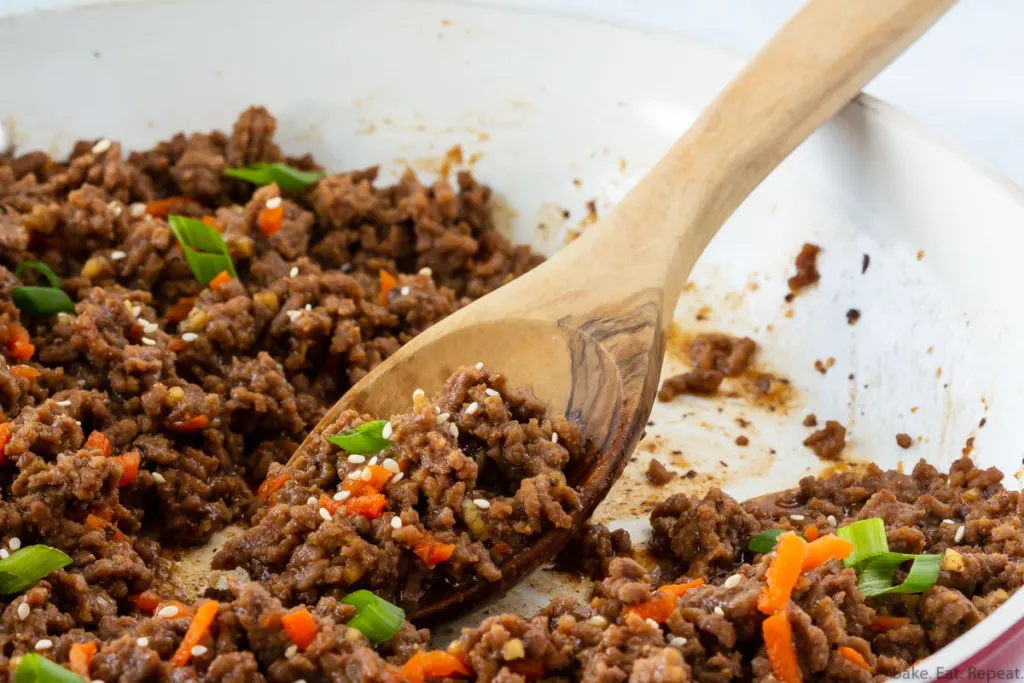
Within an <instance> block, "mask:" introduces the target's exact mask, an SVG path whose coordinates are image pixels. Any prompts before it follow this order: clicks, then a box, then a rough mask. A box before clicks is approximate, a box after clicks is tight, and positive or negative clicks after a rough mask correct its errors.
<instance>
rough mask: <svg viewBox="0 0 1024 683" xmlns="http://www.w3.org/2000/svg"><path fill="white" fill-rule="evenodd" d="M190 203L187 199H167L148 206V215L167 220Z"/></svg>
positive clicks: (150, 203) (158, 200) (149, 203)
mask: <svg viewBox="0 0 1024 683" xmlns="http://www.w3.org/2000/svg"><path fill="white" fill-rule="evenodd" d="M186 202H188V200H187V199H186V198H185V197H167V198H166V199H157V200H155V201H152V202H148V203H147V204H146V213H148V214H149V215H150V216H154V217H156V218H167V217H168V216H169V215H171V214H172V213H174V212H175V211H177V210H178V209H180V208H181V206H182V205H183V204H185V203H186Z"/></svg>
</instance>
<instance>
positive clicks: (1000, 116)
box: [0, 0, 1024, 185]
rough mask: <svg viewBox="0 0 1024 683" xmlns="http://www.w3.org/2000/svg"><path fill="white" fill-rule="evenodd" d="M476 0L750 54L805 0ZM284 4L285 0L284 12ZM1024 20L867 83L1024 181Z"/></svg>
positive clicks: (922, 51)
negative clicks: (674, 34)
mask: <svg viewBox="0 0 1024 683" xmlns="http://www.w3.org/2000/svg"><path fill="white" fill-rule="evenodd" d="M88 1H89V0H0V9H2V10H15V11H31V10H32V9H35V8H43V7H54V6H59V5H73V4H84V3H85V2H88ZM93 1H94V0H93ZM178 1H181V0H178ZM192 1H193V2H195V3H196V4H200V5H201V2H202V0H192ZM367 1H368V2H369V1H372V0H367ZM478 1H480V2H486V3H490V4H501V5H516V6H521V7H528V8H533V9H542V10H547V11H553V12H559V13H573V14H580V15H585V16H588V17H592V18H596V19H599V20H602V21H609V22H616V23H621V22H626V23H634V24H644V25H648V26H658V27H661V28H664V29H668V30H673V31H679V32H682V33H686V34H689V35H691V36H695V37H697V38H700V39H703V40H707V41H711V42H715V43H718V44H721V45H726V46H729V47H732V48H734V49H736V50H737V51H739V52H741V53H744V54H751V53H753V52H754V51H755V50H756V49H757V47H758V45H759V44H761V43H762V42H763V41H764V40H765V39H766V38H767V37H768V36H769V35H771V33H772V31H773V30H774V29H775V28H776V27H777V26H778V25H779V24H781V23H782V22H783V21H785V19H786V17H787V16H788V15H789V14H791V13H792V12H793V11H795V9H796V8H797V7H799V6H800V4H801V0H478ZM850 1H851V2H856V1H857V0H850ZM285 8H286V3H284V2H282V4H281V11H287V10H286V9H285ZM1022 29H1024V0H961V1H960V3H959V5H957V6H956V7H954V8H953V10H952V11H951V12H950V13H949V14H948V15H947V16H946V17H945V18H944V19H943V20H942V21H941V22H940V23H939V24H938V25H937V26H936V27H935V28H934V29H932V31H931V32H930V33H929V34H928V35H926V36H925V37H924V38H922V39H921V41H920V42H919V43H918V44H916V45H915V46H913V47H912V48H911V49H910V51H909V52H908V53H907V54H905V55H904V56H903V57H901V58H900V59H899V60H898V61H897V62H896V63H895V64H894V65H893V66H892V67H890V68H889V69H888V70H887V71H885V72H884V73H883V74H882V75H881V76H879V77H878V79H877V80H876V81H875V82H874V83H872V84H871V85H870V86H869V87H868V88H867V90H868V92H870V93H871V94H873V95H876V96H878V97H881V98H882V99H885V100H888V101H889V102H890V103H892V104H894V105H896V106H898V107H900V108H902V109H904V110H905V111H907V112H909V113H910V114H912V115H913V116H915V117H916V118H918V119H920V120H921V121H923V122H925V123H927V124H928V125H929V126H930V127H931V128H933V129H935V130H936V131H938V132H939V133H941V134H942V135H944V136H945V137H947V138H949V139H951V140H953V141H955V142H956V143H957V144H958V145H959V146H960V147H961V148H964V149H966V150H968V151H970V152H972V153H974V154H975V155H976V156H978V157H981V158H982V159H983V160H984V161H986V162H988V164H990V165H992V166H996V167H997V168H1000V169H1002V170H1003V171H1004V172H1005V173H1007V174H1008V175H1010V177H1012V178H1013V179H1014V180H1015V181H1016V182H1017V183H1019V184H1021V185H1024V30H1022ZM0 53H2V46H0ZM15 65H16V55H5V59H4V64H3V66H2V67H0V70H2V69H9V68H16V66H15ZM13 95H14V94H13V93H9V92H8V93H5V96H8V97H10V96H13Z"/></svg>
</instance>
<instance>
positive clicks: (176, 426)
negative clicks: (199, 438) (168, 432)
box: [167, 415, 210, 432]
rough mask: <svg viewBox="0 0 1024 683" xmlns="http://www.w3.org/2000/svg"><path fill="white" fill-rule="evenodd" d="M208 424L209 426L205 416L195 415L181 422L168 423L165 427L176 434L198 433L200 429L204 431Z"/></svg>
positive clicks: (208, 420) (208, 419)
mask: <svg viewBox="0 0 1024 683" xmlns="http://www.w3.org/2000/svg"><path fill="white" fill-rule="evenodd" d="M208 424H210V418H208V417H206V416H205V415H197V416H196V417H193V418H190V419H188V420H184V421H183V422H169V423H168V424H167V427H168V428H169V429H173V430H174V431H176V432H198V431H199V430H200V429H206V426H207V425H208Z"/></svg>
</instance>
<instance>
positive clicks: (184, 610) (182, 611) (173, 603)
mask: <svg viewBox="0 0 1024 683" xmlns="http://www.w3.org/2000/svg"><path fill="white" fill-rule="evenodd" d="M167 607H175V608H177V610H178V611H177V612H175V613H174V614H172V615H170V616H166V617H165V616H163V615H162V614H160V612H161V611H163V610H164V609H165V608H167ZM156 613H157V616H159V617H160V618H161V619H181V618H183V617H191V616H192V610H191V609H189V606H188V605H185V604H183V603H180V602H178V601H177V600H163V601H161V603H160V606H159V607H158V609H157V610H156Z"/></svg>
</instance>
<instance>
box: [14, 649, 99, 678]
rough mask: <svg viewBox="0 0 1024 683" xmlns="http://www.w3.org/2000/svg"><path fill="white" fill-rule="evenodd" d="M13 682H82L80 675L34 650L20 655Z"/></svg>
mask: <svg viewBox="0 0 1024 683" xmlns="http://www.w3.org/2000/svg"><path fill="white" fill-rule="evenodd" d="M14 683H82V678H81V676H78V675H76V674H73V673H71V672H70V671H68V670H67V669H65V668H64V667H62V666H61V665H60V664H57V663H56V662H52V661H50V660H49V659H47V658H46V657H43V656H42V655H40V654H37V653H35V652H29V653H28V654H27V655H22V657H21V661H20V662H18V668H17V669H15V670H14Z"/></svg>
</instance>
